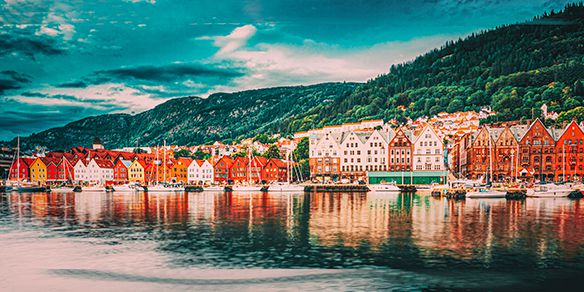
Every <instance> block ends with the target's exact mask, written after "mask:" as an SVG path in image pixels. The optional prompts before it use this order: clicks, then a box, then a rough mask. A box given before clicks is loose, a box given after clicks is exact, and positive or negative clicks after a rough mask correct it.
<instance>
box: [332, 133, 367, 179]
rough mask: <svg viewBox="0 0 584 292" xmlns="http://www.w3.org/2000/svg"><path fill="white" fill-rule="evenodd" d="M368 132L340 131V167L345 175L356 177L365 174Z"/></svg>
mask: <svg viewBox="0 0 584 292" xmlns="http://www.w3.org/2000/svg"><path fill="white" fill-rule="evenodd" d="M370 135H371V133H367V132H355V131H349V132H343V133H340V136H339V137H340V139H339V140H341V143H340V148H341V151H340V161H341V164H340V167H341V174H342V176H343V177H348V178H351V179H356V178H359V177H363V176H365V172H366V168H365V161H366V157H367V155H366V149H365V148H366V146H365V145H366V143H367V137H368V136H370Z"/></svg>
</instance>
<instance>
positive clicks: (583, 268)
mask: <svg viewBox="0 0 584 292" xmlns="http://www.w3.org/2000/svg"><path fill="white" fill-rule="evenodd" d="M583 273H584V201H582V200H570V199H567V198H566V199H563V198H562V199H534V198H528V199H526V200H517V201H511V200H509V201H508V200H505V199H466V200H447V199H444V198H433V197H431V196H430V195H429V194H380V193H377V194H376V193H310V194H308V193H306V194H304V193H221V192H216V193H214V192H203V193H189V194H184V193H178V194H153V193H151V194H131V193H113V194H110V193H107V194H106V193H64V194H45V193H34V194H16V193H12V194H3V195H0V291H131V290H134V291H184V290H195V291H207V290H215V291H223V290H230V291H235V290H238V291H289V290H290V291H291V290H294V291H296V290H302V291H317V290H318V291H322V290H334V291H339V290H341V291H346V290H351V291H355V290H366V291H373V290H391V289H393V290H404V291H417V290H442V289H452V290H459V289H471V290H474V289H479V290H483V289H484V290H513V291H518V290H530V291H533V290H556V291H558V290H559V289H561V290H562V291H566V290H572V289H573V290H580V289H581V287H580V281H581V280H580V279H581V275H582V274H583ZM560 287H561V288H560Z"/></svg>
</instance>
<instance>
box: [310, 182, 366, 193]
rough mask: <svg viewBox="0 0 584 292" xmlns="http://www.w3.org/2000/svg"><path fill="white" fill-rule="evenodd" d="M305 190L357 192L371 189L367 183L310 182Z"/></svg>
mask: <svg viewBox="0 0 584 292" xmlns="http://www.w3.org/2000/svg"><path fill="white" fill-rule="evenodd" d="M304 191H305V192H357V193H366V192H368V191H369V188H368V187H367V185H354V184H309V185H306V186H305V187H304Z"/></svg>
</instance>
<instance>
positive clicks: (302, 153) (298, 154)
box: [292, 137, 309, 161]
mask: <svg viewBox="0 0 584 292" xmlns="http://www.w3.org/2000/svg"><path fill="white" fill-rule="evenodd" d="M308 142H309V141H308V138H307V137H304V138H302V139H300V142H298V145H296V149H294V151H293V152H292V155H293V156H294V157H293V158H294V160H295V161H300V160H303V159H308V151H309V147H308Z"/></svg>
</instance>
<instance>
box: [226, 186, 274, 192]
mask: <svg viewBox="0 0 584 292" xmlns="http://www.w3.org/2000/svg"><path fill="white" fill-rule="evenodd" d="M231 189H232V190H233V191H234V192H265V191H267V190H268V188H267V187H266V186H261V185H258V186H254V185H234V186H231Z"/></svg>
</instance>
